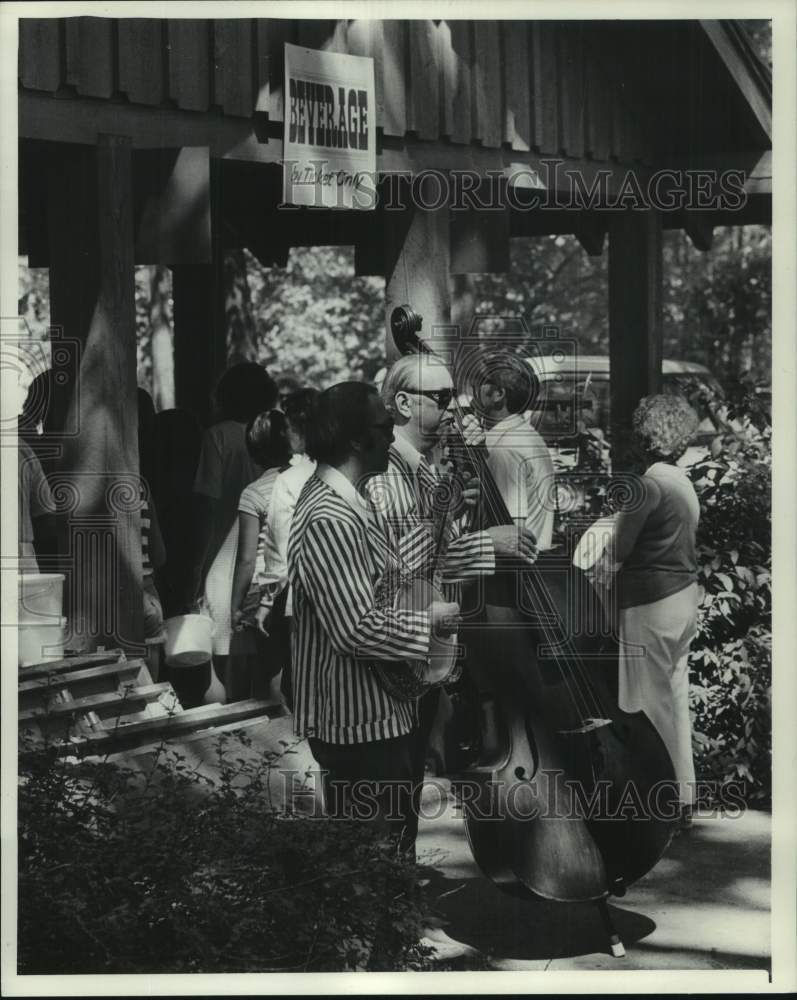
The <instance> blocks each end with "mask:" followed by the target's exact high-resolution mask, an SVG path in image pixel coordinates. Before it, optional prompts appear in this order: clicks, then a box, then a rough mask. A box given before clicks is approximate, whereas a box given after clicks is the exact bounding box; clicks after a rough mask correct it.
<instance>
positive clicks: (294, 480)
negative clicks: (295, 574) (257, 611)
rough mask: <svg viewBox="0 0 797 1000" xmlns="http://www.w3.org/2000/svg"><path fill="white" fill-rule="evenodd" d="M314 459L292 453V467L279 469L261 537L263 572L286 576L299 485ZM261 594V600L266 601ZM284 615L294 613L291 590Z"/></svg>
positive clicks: (306, 477) (309, 474)
mask: <svg viewBox="0 0 797 1000" xmlns="http://www.w3.org/2000/svg"><path fill="white" fill-rule="evenodd" d="M315 465H316V464H315V462H314V461H313V460H312V459H311V458H308V456H307V455H294V456H293V458H292V459H291V466H290V468H289V469H286V470H285V471H284V472H281V473H280V474H279V475H278V476H277V478H276V480H275V482H274V488H273V490H272V492H271V503H270V505H269V510H268V518H267V519H266V527H265V532H264V538H263V551H264V565H265V572H266V573H268V574H274V575H275V576H280V577H283V578H284V579H287V578H288V538H289V536H290V533H291V523H292V522H293V511H294V508H295V507H296V501H297V500H298V499H299V494H300V493H301V492H302V487H303V486H304V484H305V483H306V482H307V480H308V479H309V478H310V476H312V474H313V472H314V471H315ZM268 596H269V595H267V594H265V593H264V595H263V597H262V602H263V603H264V604H265V603H266V602H267V600H268ZM285 614H286V615H290V614H293V602H292V600H291V594H290V591H288V597H287V601H286V604H285Z"/></svg>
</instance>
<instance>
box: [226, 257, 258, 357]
mask: <svg viewBox="0 0 797 1000" xmlns="http://www.w3.org/2000/svg"><path fill="white" fill-rule="evenodd" d="M224 292H225V305H224V311H225V314H226V317H227V364H228V365H235V364H238V363H239V362H240V361H255V360H257V344H256V336H255V320H254V316H253V315H252V297H251V294H250V291H249V281H248V279H247V276H246V257H245V255H244V252H243V250H228V251H227V253H226V254H225V255H224Z"/></svg>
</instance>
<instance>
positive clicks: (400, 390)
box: [382, 354, 454, 452]
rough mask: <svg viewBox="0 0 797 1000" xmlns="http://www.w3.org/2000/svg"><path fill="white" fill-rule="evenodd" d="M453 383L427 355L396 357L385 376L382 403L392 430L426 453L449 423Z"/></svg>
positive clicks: (444, 368) (437, 362) (438, 360)
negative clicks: (387, 413) (390, 420)
mask: <svg viewBox="0 0 797 1000" xmlns="http://www.w3.org/2000/svg"><path fill="white" fill-rule="evenodd" d="M453 395H454V383H453V381H452V379H451V375H450V374H449V371H448V369H447V368H446V366H445V365H444V364H443V362H442V361H441V360H440V359H439V358H436V357H433V356H431V355H428V354H408V355H405V356H404V357H403V358H399V360H398V361H396V363H395V364H394V365H392V366H391V367H390V369H389V371H388V372H387V374H386V375H385V380H384V382H383V383H382V400H383V402H384V404H385V407H386V409H387V410H388V412H389V413H390V414H391V416H392V417H393V419H394V421H395V423H396V431H397V432H398V433H400V434H402V435H403V436H404V437H406V438H407V439H408V440H409V441H410V442H411V443H412V444H413V445H414V446H415V447H416V448H417V449H418V450H419V451H422V452H426V451H428V450H429V448H430V447H432V446H433V445H434V444H435V443H436V442H437V441H438V440H439V438H440V436H441V434H442V433H443V429H444V427H445V426H446V424H447V423H449V424H450V405H451V399H452V397H453Z"/></svg>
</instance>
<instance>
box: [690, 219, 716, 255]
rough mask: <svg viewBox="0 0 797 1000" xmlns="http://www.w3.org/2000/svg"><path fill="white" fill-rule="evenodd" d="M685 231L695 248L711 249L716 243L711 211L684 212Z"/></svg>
mask: <svg viewBox="0 0 797 1000" xmlns="http://www.w3.org/2000/svg"><path fill="white" fill-rule="evenodd" d="M684 231H685V232H686V235H687V236H688V237H689V239H690V240H691V241H692V246H693V247H694V248H695V250H703V251H706V250H710V249H711V247H712V244H713V243H714V223H713V222H712V221H711V214H710V213H709V212H698V211H694V212H691V211H686V212H684Z"/></svg>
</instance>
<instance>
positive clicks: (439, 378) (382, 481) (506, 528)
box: [369, 354, 537, 823]
mask: <svg viewBox="0 0 797 1000" xmlns="http://www.w3.org/2000/svg"><path fill="white" fill-rule="evenodd" d="M381 393H382V400H383V402H384V404H385V408H386V409H387V411H388V413H390V415H391V416H392V417H393V420H394V423H395V426H394V429H393V433H394V441H393V443H392V444H391V446H390V451H389V458H388V461H389V465H388V469H387V472H386V473H384V474H383V475H378V476H374V477H373V479H371V480H370V481H369V489H370V491H371V495H372V498H373V500H374V504H375V505H377V506H379V508H380V509H381V511H382V513H384V514H385V515H386V517H387V518H388V520H389V521H390V524H391V526H392V528H393V530H394V532H395V534H396V536H397V537H398V538H402V539H404V544H405V546H408V545H409V538H410V536H413V537H415V538H418V537H421V538H423V537H425V538H426V539H427V541H428V542H430V543H431V540H432V532H430V531H428V530H427V531H426V532H424V531H422V530H421V531H419V530H418V529H419V526H422V525H426V526H433V525H434V524H435V523H436V522H439V519H440V517H441V516H442V515H443V514H444V511H443V510H442V507H443V506H444V499H443V498H444V496H445V492H446V491H445V490H443V489H440V488H439V487H440V477H439V474H438V472H437V471H436V470H435V469H434V467H433V465H432V455H433V452H434V450H435V447H436V446H437V445H438V444H439V443H440V440H441V438H442V436H443V435H444V434H445V433H446V432H447V431H448V430H449V429H450V428H451V426H452V423H453V420H454V415H453V409H454V405H455V404H454V384H453V381H452V379H451V375H450V373H449V371H448V369H447V368H446V366H445V365H444V364H443V363H442V361H440V360H439V359H438V358H435V357H432V356H429V355H419V354H413V355H406V356H404V357H402V358H400V359H399V360H398V361H396V362H395V364H393V365H392V367H391V368H390V369H389V370H388V372H387V374H386V375H385V378H384V381H383V383H382V388H381ZM463 432H464V438H465V442H466V443H467V444H469V445H476V444H479V443H481V442H482V441H483V440H484V434H483V432H482V430H481V428H480V426H479V424H478V421H477V420H476V419H475V418H474V417H473V416H470V417H467V418H465V423H464V426H463ZM477 492H478V490H477V488H475V487H474V488H472V489H471V490H470V491H468V490H466V492H465V501H466V503H473V502H475V500H476V494H477ZM436 508H440V509H436ZM449 532H450V535H449V541H448V546H447V551H446V554H445V558H444V560H443V565H442V566H441V567H440V568H441V569H442V575H443V581H444V587H443V590H444V596H445V598H446V600H448V601H452V602H456V603H459V601H460V598H461V585H462V582H463V581H466V580H468V579H473V578H475V577H479V576H490V575H492V574H493V573H494V571H495V561H496V557H499V558H501V557H504V558H510V559H513V560H517V559H520V560H521V561H524V562H526V563H528V564H529V565H530V564H531V563H533V562H534V560H535V559H536V557H537V545H536V540H535V538H534V535H533V534H532V533H531V532H530V531H528V530H526V529H525V528H518V527H516V526H514V525H501V526H498V527H494V528H489V529H488V530H487V531H479V532H473V533H471V534H466V533H463V531H462V529H461V526H460V524H459V522H457V521H454V522H453V523H452V524H451V525H450V527H449ZM428 549H429V552H430V554H431V553H433V551H434V545H433V544H429V545H428ZM413 563H414V564H415V565H418V564H419V563H422V557H421V556H420V554H419V553H415V558H414V559H413ZM429 569H430V570H431V569H433V567H429ZM440 692H441V689H440V688H439V687H437V688H432V689H431V690H430V691H428V692H427V693H426V694H425V695H424V696H423V697H422V698H421V699H420V701H419V703H418V709H417V711H418V718H417V723H416V727H415V730H414V733H413V746H412V754H413V783H414V785H415V788H416V790H417V791H416V797H415V807H416V808H415V810H414V821H415V822H416V823H417V810H418V808H419V807H420V793H421V788H422V784H423V776H424V770H425V764H426V751H427V745H428V742H429V737H430V734H431V731H432V727H433V725H434V721H435V717H436V715H437V711H438V705H439V701H440Z"/></svg>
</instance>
